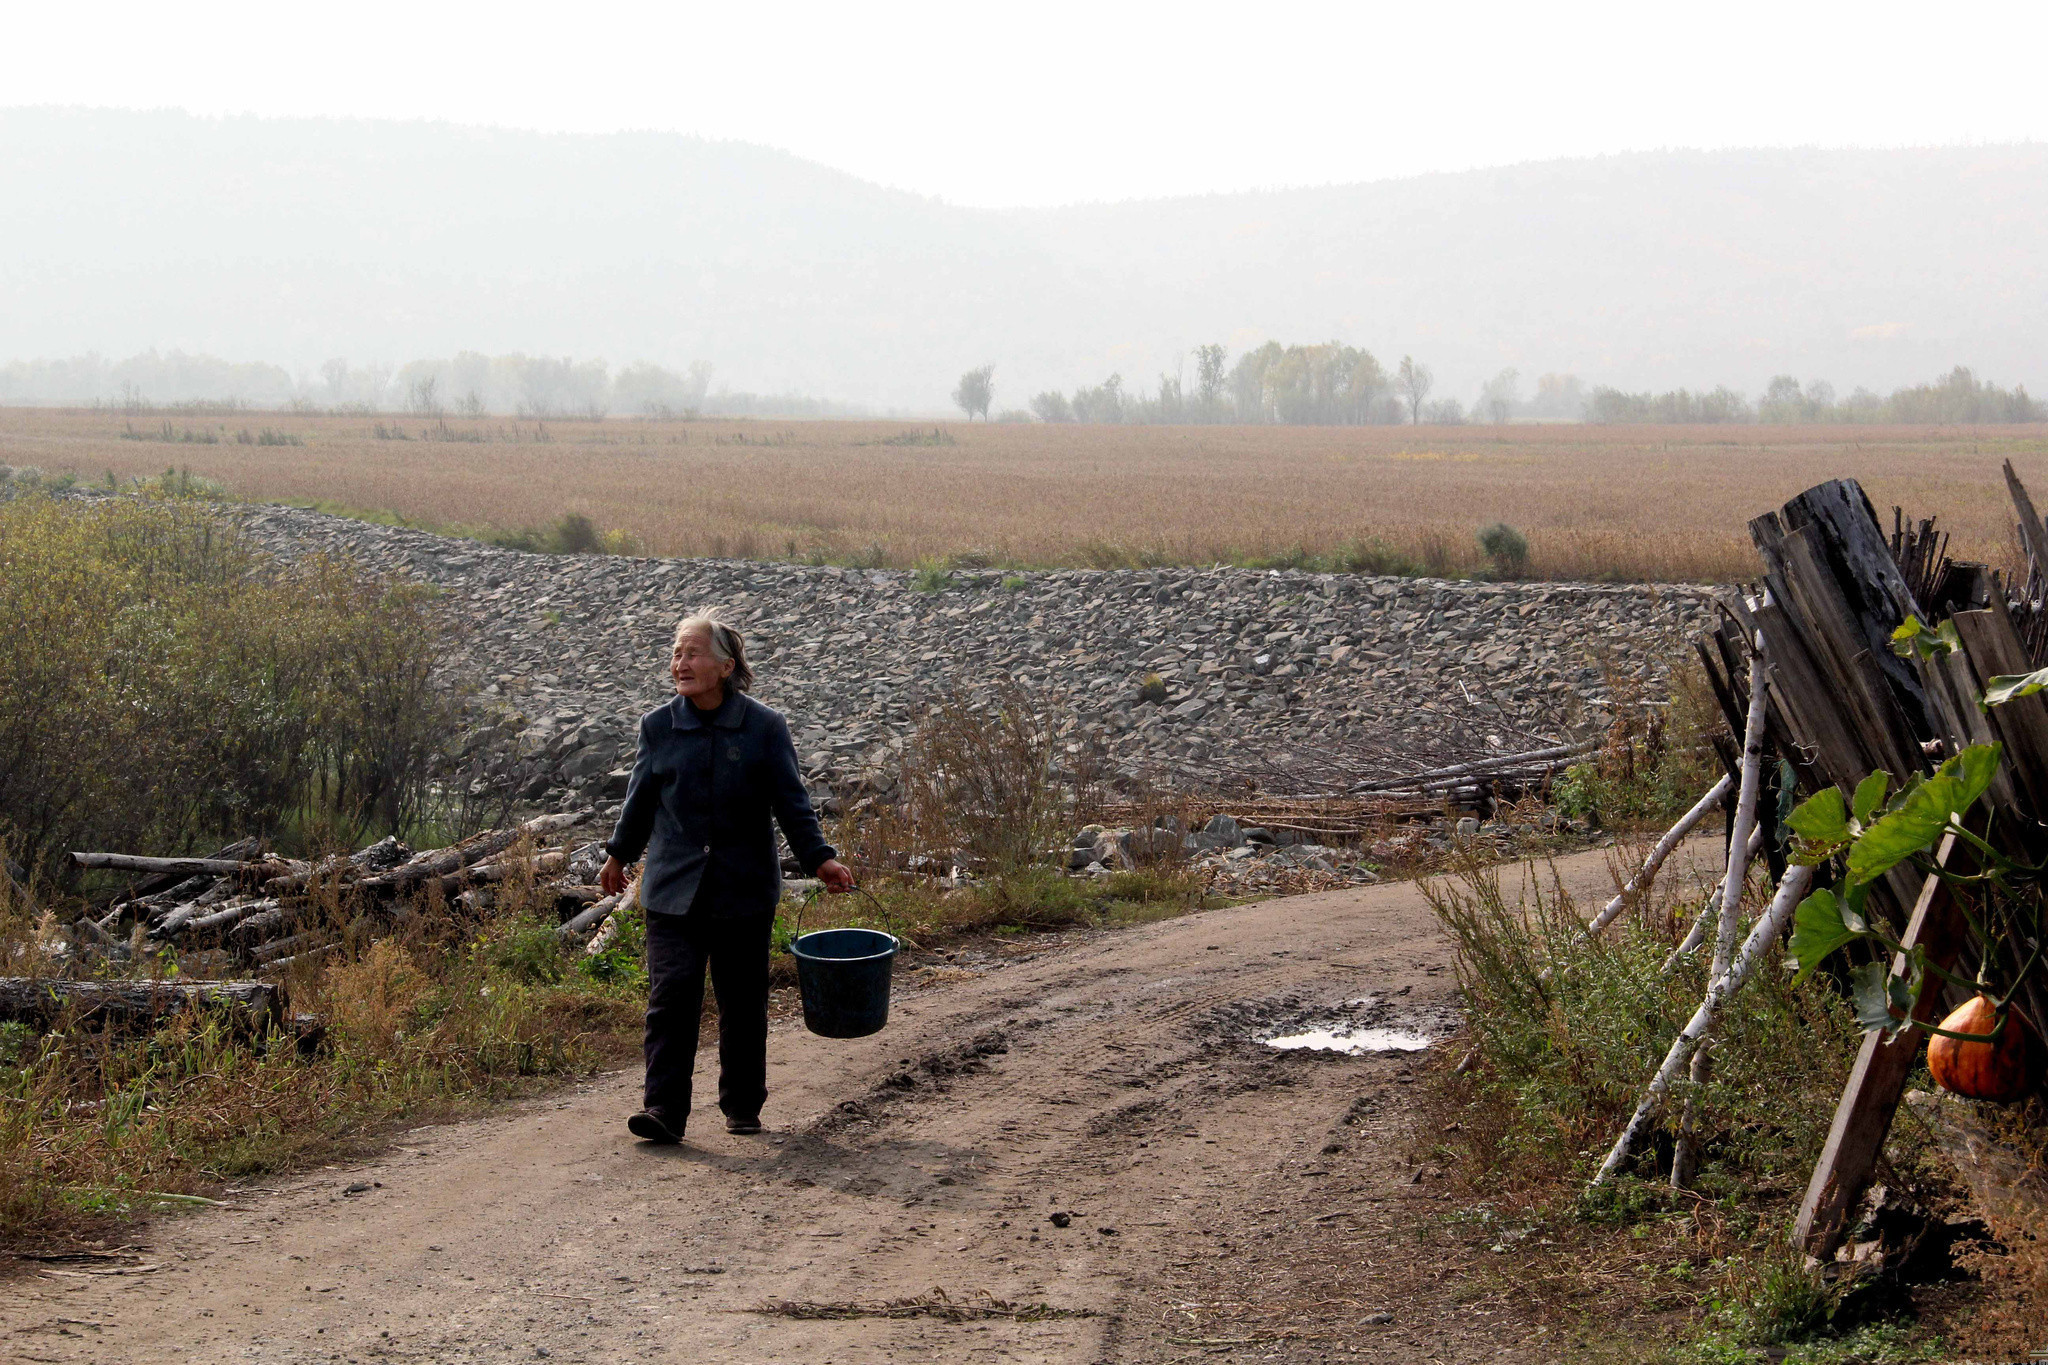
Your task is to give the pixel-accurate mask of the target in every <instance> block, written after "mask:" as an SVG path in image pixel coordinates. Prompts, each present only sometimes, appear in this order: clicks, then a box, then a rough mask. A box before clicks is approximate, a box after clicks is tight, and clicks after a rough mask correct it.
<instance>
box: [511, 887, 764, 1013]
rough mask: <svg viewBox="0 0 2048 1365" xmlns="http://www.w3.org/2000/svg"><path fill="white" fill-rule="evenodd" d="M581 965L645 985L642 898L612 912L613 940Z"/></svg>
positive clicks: (606, 978)
mask: <svg viewBox="0 0 2048 1365" xmlns="http://www.w3.org/2000/svg"><path fill="white" fill-rule="evenodd" d="M549 932H550V933H552V932H553V930H550V931H549ZM783 946H784V947H785V948H786V946H787V945H783ZM578 966H579V968H580V969H581V971H582V972H583V974H584V975H585V976H587V977H589V978H590V979H591V980H593V981H602V982H605V983H606V984H608V985H611V986H617V987H624V988H626V989H628V990H634V991H638V990H642V989H644V988H645V987H646V985H647V912H646V911H644V910H642V909H641V908H640V903H639V901H637V900H635V901H634V902H633V904H631V905H629V906H626V907H625V908H623V909H620V910H615V911H613V912H612V938H611V942H610V943H607V944H606V945H605V946H604V948H603V950H602V951H600V952H597V953H595V954H585V955H584V957H583V959H582V961H581V962H580V963H579V964H578Z"/></svg>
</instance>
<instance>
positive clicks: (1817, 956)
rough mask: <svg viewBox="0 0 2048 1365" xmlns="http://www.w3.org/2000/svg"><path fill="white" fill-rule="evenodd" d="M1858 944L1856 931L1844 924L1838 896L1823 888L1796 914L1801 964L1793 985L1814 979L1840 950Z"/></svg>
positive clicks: (1795, 949)
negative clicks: (1814, 975)
mask: <svg viewBox="0 0 2048 1365" xmlns="http://www.w3.org/2000/svg"><path fill="white" fill-rule="evenodd" d="M1855 941H1856V931H1855V930H1853V929H1851V928H1850V927H1849V926H1848V924H1846V923H1845V922H1844V921H1843V918H1842V907H1841V903H1840V902H1838V901H1837V900H1836V899H1835V893H1834V892H1832V891H1830V890H1828V889H1827V888H1826V887H1822V888H1821V889H1820V890H1818V891H1815V892H1814V893H1813V894H1811V895H1809V896H1808V897H1807V898H1806V899H1805V900H1803V901H1801V902H1799V908H1798V909H1797V910H1795V911H1793V913H1792V959H1793V961H1795V962H1797V963H1798V964H1799V974H1798V975H1797V976H1795V977H1793V978H1792V981H1793V984H1794V985H1797V984H1798V983H1799V982H1801V981H1804V980H1805V979H1806V978H1807V977H1809V976H1812V975H1813V973H1814V969H1815V968H1817V967H1819V966H1820V964H1821V963H1822V962H1824V961H1826V960H1827V958H1828V956H1829V955H1830V954H1832V953H1833V952H1834V951H1835V950H1836V949H1838V948H1841V947H1842V946H1843V945H1845V944H1849V943H1853V942H1855Z"/></svg>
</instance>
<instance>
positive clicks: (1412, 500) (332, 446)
mask: <svg viewBox="0 0 2048 1365" xmlns="http://www.w3.org/2000/svg"><path fill="white" fill-rule="evenodd" d="M282 420H283V421H284V422H285V423H286V424H287V425H288V426H289V427H290V435H292V436H293V437H296V438H299V439H302V440H303V442H304V444H303V445H295V446H294V445H287V446H257V445H242V444H236V443H235V442H234V441H233V439H232V433H229V434H228V438H227V439H226V440H225V441H224V442H223V443H222V444H214V445H207V444H194V443H185V442H176V443H172V444H165V443H163V442H161V441H158V440H147V439H144V440H138V439H131V438H129V437H128V436H126V435H124V419H123V418H122V417H121V416H120V415H119V414H117V413H107V412H90V411H68V410H39V409H0V462H5V463H9V464H13V465H35V466H38V467H41V468H43V469H44V470H46V471H50V472H53V473H54V472H58V471H64V470H70V471H73V472H75V473H76V474H77V475H78V476H79V477H80V478H81V479H85V480H94V479H98V478H100V477H101V476H102V473H103V471H111V472H112V473H113V474H114V475H115V476H116V477H118V478H127V477H132V476H140V475H149V474H154V473H157V472H160V471H161V470H162V469H163V468H164V467H165V466H166V465H167V464H176V465H183V466H190V467H191V469H192V470H193V471H194V472H196V473H200V474H205V475H208V476H210V477H213V478H216V479H219V480H221V481H223V482H224V483H225V484H226V485H227V486H228V487H229V488H230V489H232V490H233V491H234V492H235V493H236V494H238V495H241V496H244V497H249V498H256V499H265V500H303V501H312V502H318V503H325V504H332V505H336V506H342V507H352V508H368V509H377V510H379V511H388V512H391V513H396V514H397V515H399V516H401V517H404V518H408V519H412V520H415V521H418V522H421V523H426V524H435V525H444V526H445V525H467V526H494V527H499V528H516V527H524V526H545V525H548V524H551V523H553V522H554V521H555V520H556V519H557V518H558V517H560V516H561V515H562V514H563V513H564V512H569V511H577V512H582V513H585V514H587V515H588V516H590V517H591V518H592V519H593V520H594V521H595V522H596V523H597V524H598V525H600V526H603V527H605V528H608V529H616V530H619V531H623V532H625V533H627V534H628V535H630V536H631V537H632V538H633V539H634V540H636V541H637V542H638V543H639V544H640V545H641V546H643V547H644V548H645V549H646V550H647V551H648V552H650V553H655V554H664V555H708V556H720V557H724V556H731V557H742V558H749V557H753V558H806V557H816V558H820V559H829V560H833V561H840V562H844V561H848V560H852V561H860V562H869V563H874V564H886V565H895V566H907V565H911V564H915V563H918V562H919V561H920V560H924V561H932V560H944V559H947V558H951V557H959V556H978V557H979V559H980V561H981V562H988V563H1002V564H1019V565H1037V566H1060V565H1066V566H1090V565H1094V566H1111V565H1120V564H1148V563H1181V564H1189V563H1193V564H1202V563H1215V562H1245V561H1247V560H1251V561H1257V560H1270V559H1274V558H1284V557H1286V556H1289V555H1292V554H1295V553H1296V552H1299V553H1300V554H1301V555H1302V556H1305V557H1316V558H1322V559H1325V560H1328V559H1333V558H1336V557H1340V556H1342V555H1343V553H1344V552H1345V551H1346V549H1347V548H1348V547H1355V546H1360V545H1368V546H1369V545H1372V544H1373V543H1375V542H1377V544H1378V547H1379V548H1380V549H1382V550H1385V551H1390V552H1392V553H1393V554H1395V555H1397V556H1400V557H1402V558H1405V559H1406V560H1408V561H1410V562H1412V563H1414V564H1417V565H1421V566H1425V567H1430V568H1434V569H1437V570H1439V571H1449V572H1458V571H1467V570H1476V569H1479V568H1481V567H1483V565H1484V560H1483V558H1482V556H1481V554H1480V552H1479V547H1478V544H1477V542H1476V539H1475V535H1476V532H1477V531H1478V530H1479V529H1480V528H1481V527H1483V526H1486V525H1489V524H1490V523H1493V522H1506V523H1508V524H1509V525H1511V526H1514V527H1516V528H1517V529H1519V530H1520V531H1522V532H1523V533H1524V534H1525V535H1526V536H1527V537H1528V540H1529V555H1530V560H1529V569H1528V572H1529V573H1530V574H1531V575H1532V576H1534V577H1539V578H1551V579H1632V580H1645V579H1648V580H1697V581H1726V580H1729V579H1734V578H1741V577H1746V576H1748V575H1750V574H1752V573H1753V572H1754V566H1755V558H1754V555H1753V554H1752V553H1751V551H1750V549H1749V547H1748V542H1747V536H1746V535H1745V533H1744V529H1743V528H1744V523H1745V522H1746V521H1747V520H1748V518H1750V517H1751V516H1754V515H1755V514H1756V513H1758V512H1759V511H1762V510H1764V509H1766V508H1769V507H1773V506H1775V505H1777V504H1778V503H1779V502H1781V501H1783V500H1784V499H1785V498H1787V497H1789V496H1790V495H1792V494H1794V493H1796V492H1798V491H1799V490H1801V489H1803V488H1805V487H1807V486H1809V485H1811V484H1813V483H1815V482H1818V481H1819V480H1821V479H1824V478H1831V477H1836V476H1840V475H1854V476H1855V477H1857V478H1860V479H1861V480H1863V483H1864V486H1865V487H1866V488H1867V489H1868V490H1869V491H1870V494H1871V496H1872V498H1873V499H1875V500H1876V501H1877V502H1878V503H1879V504H1880V509H1881V510H1882V509H1883V508H1885V507H1888V506H1889V505H1890V504H1891V503H1893V502H1898V503H1902V504H1904V505H1905V507H1906V508H1907V510H1908V511H1909V512H1921V513H1926V512H1930V511H1938V512H1939V513H1940V514H1941V518H1942V524H1943V526H1944V528H1945V529H1948V530H1951V531H1953V532H1955V534H1956V537H1957V543H1956V545H1955V547H1954V548H1955V549H1956V550H1957V551H1958V552H1959V553H1961V554H1964V555H1969V556H1976V557H1981V558H1986V559H1989V560H1992V561H1993V562H1999V561H2002V560H2003V559H2005V558H2006V557H2007V556H2008V553H2009V551H2008V543H2009V539H2010V534H2009V528H2008V526H2007V517H2006V512H2005V508H2004V504H2003V495H2002V492H2001V489H2000V485H1999V481H1998V479H1997V477H1996V475H1997V469H1998V461H1999V460H2000V459H2001V458H2006V457H2010V458H2012V459H2013V461H2014V463H2015V464H2016V465H2017V466H2018V467H2019V471H2020V474H2021V475H2022V477H2024V478H2027V479H2029V480H2030V481H2032V482H2034V483H2035V484H2036V485H2037V486H2038V485H2039V484H2041V483H2044V482H2048V458H2044V456H2048V430H2044V429H2042V428H2041V427H2039V426H2027V427H1968V428H1963V427H1951V428H1934V427H1823V426H1800V427H1769V426H1744V427H1726V426H1719V427H1592V426H1510V427H1489V426H1468V427H1419V428H1418V427H1370V428H1335V427H1088V426H1040V425H1015V426H1011V425H1000V424H998V425H993V426H983V425H974V426H968V425H965V424H961V423H953V424H950V425H948V426H947V427H945V428H944V431H945V433H946V434H948V435H950V436H951V437H952V438H953V439H952V442H951V443H949V444H929V443H926V444H908V443H893V444H892V443H891V441H892V438H895V437H898V436H900V435H901V434H902V432H903V430H904V424H902V423H899V422H843V421H830V422H802V421H730V420H717V421H699V422H684V421H640V420H619V419H613V420H609V421H603V422H587V421H586V422H554V423H549V424H546V425H541V424H536V423H532V422H512V421H507V420H479V421H457V422H452V423H441V424H429V423H427V422H424V421H421V420H419V419H395V420H394V419H385V418H370V417H345V416H343V417H324V416H300V415H285V416H283V418H282ZM195 423H196V425H200V426H203V425H205V419H195ZM380 426H382V427H383V428H384V429H385V431H386V432H387V433H391V432H402V433H403V435H404V436H405V437H406V439H403V440H396V439H388V437H387V439H382V440H380V439H378V438H377V436H376V434H375V433H376V430H377V428H378V427H380Z"/></svg>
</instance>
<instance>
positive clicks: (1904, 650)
mask: <svg viewBox="0 0 2048 1365" xmlns="http://www.w3.org/2000/svg"><path fill="white" fill-rule="evenodd" d="M1962 647H1963V639H1962V636H1960V635H1958V634H1957V633H1956V623H1955V622H1954V621H1943V622H1942V623H1941V624H1940V625H1939V626H1936V627H1934V628H1933V629H1932V630H1930V629H1928V626H1927V623H1926V622H1924V621H1922V620H1921V619H1920V618H1919V617H1917V616H1908V617H1907V618H1906V619H1905V620H1904V621H1903V622H1901V623H1900V625H1899V628H1898V629H1897V630H1895V631H1893V632H1892V653H1894V654H1896V655H1898V656H1899V657H1900V658H1901V659H1911V658H1914V657H1916V656H1917V657H1919V658H1922V659H1934V658H1939V657H1940V656H1941V655H1943V654H1953V653H1954V652H1955V651H1957V650H1959V649H1961V648H1962Z"/></svg>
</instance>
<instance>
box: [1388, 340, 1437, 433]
mask: <svg viewBox="0 0 2048 1365" xmlns="http://www.w3.org/2000/svg"><path fill="white" fill-rule="evenodd" d="M1394 387H1395V388H1396V389H1398V390H1400V392H1401V396H1402V397H1403V398H1405V399H1407V400H1408V420H1409V421H1410V422H1420V421H1421V420H1422V405H1423V404H1424V403H1426V402H1428V401H1429V391H1430V390H1431V389H1433V388H1435V387H1436V376H1435V375H1433V374H1431V373H1430V372H1429V366H1427V365H1418V364H1416V363H1415V357H1414V356H1412V355H1404V356H1402V357H1401V368H1400V370H1399V371H1397V372H1396V373H1395V375H1394Z"/></svg>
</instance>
